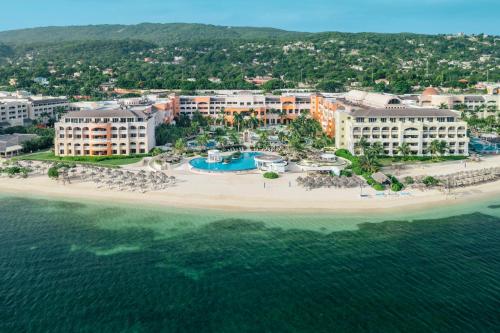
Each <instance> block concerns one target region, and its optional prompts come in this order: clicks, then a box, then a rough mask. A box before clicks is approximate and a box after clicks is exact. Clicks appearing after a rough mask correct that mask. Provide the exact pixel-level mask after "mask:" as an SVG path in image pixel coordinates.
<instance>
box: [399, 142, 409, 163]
mask: <svg viewBox="0 0 500 333" xmlns="http://www.w3.org/2000/svg"><path fill="white" fill-rule="evenodd" d="M397 151H398V154H399V155H401V156H403V160H406V158H407V157H408V155H410V154H411V149H410V145H409V144H408V143H407V142H403V143H402V144H401V146H399V147H398V148H397Z"/></svg>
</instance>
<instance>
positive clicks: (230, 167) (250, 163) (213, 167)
mask: <svg viewBox="0 0 500 333" xmlns="http://www.w3.org/2000/svg"><path fill="white" fill-rule="evenodd" d="M258 155H261V153H257V152H246V153H243V154H242V156H241V158H239V159H236V160H232V161H231V163H223V162H218V163H207V159H206V157H199V158H195V159H192V160H191V161H190V162H189V164H191V166H192V167H193V168H195V169H198V170H205V171H213V172H231V171H245V170H253V169H256V167H255V161H254V159H253V158H254V157H255V156H258Z"/></svg>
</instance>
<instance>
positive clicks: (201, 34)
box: [0, 23, 310, 44]
mask: <svg viewBox="0 0 500 333" xmlns="http://www.w3.org/2000/svg"><path fill="white" fill-rule="evenodd" d="M307 35H310V34H308V33H304V32H290V31H285V30H280V29H273V28H253V27H223V26H215V25H208V24H190V23H166V24H160V23H142V24H137V25H88V26H69V27H43V28H31V29H22V30H10V31H2V32H0V42H4V43H10V44H31V43H53V42H69V41H89V40H123V39H134V40H144V41H148V42H154V43H159V44H171V43H177V42H184V41H197V40H218V39H252V40H255V39H275V38H280V39H287V38H299V37H305V36H307Z"/></svg>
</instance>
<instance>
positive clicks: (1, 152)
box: [0, 133, 38, 157]
mask: <svg viewBox="0 0 500 333" xmlns="http://www.w3.org/2000/svg"><path fill="white" fill-rule="evenodd" d="M37 137H38V136H37V135H36V134H17V133H16V134H5V135H0V156H1V157H12V156H16V155H18V154H20V153H21V152H22V151H23V143H24V142H26V141H29V140H33V139H35V138H37Z"/></svg>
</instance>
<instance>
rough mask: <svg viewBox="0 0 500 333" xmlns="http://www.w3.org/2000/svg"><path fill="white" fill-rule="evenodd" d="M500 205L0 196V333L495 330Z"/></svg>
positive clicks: (499, 315) (499, 304) (499, 298)
mask: <svg viewBox="0 0 500 333" xmlns="http://www.w3.org/2000/svg"><path fill="white" fill-rule="evenodd" d="M499 331H500V198H491V199H490V200H489V201H483V202H474V203H470V204H468V205H460V206H458V205H446V206H445V207H441V208H436V209H430V210H425V211H421V212H399V213H397V212H396V213H383V214H376V216H363V215H354V214H344V215H340V214H314V215H311V214H302V215H297V214H294V215H289V216H286V215H283V214H263V213H253V214H243V213H222V212H213V211H212V212H207V211H196V210H192V211H190V212H186V211H183V210H179V209H177V210H176V209H167V208H165V209H156V208H147V207H143V208H136V209H132V208H131V207H123V206H112V205H102V204H93V203H74V202H64V201H54V200H47V199H37V198H31V199H22V198H16V197H10V196H0V332H499Z"/></svg>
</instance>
